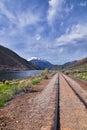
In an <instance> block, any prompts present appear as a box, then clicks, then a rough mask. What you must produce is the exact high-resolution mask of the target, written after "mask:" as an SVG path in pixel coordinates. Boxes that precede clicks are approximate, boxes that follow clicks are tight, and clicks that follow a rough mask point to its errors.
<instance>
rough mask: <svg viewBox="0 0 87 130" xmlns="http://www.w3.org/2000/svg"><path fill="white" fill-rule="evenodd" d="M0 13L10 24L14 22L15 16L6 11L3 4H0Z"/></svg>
mask: <svg viewBox="0 0 87 130" xmlns="http://www.w3.org/2000/svg"><path fill="white" fill-rule="evenodd" d="M0 13H1V14H3V15H5V16H6V17H7V18H8V19H9V20H10V21H11V22H14V21H15V16H14V15H13V14H12V13H11V12H9V11H8V10H7V8H6V6H5V5H4V3H3V2H0Z"/></svg>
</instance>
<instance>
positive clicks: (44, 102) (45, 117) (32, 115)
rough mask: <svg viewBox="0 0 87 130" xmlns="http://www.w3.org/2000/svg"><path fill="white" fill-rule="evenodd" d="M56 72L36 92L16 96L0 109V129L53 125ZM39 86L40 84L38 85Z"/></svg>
mask: <svg viewBox="0 0 87 130" xmlns="http://www.w3.org/2000/svg"><path fill="white" fill-rule="evenodd" d="M57 82H58V74H56V75H55V76H54V77H53V78H52V79H51V81H50V82H49V84H48V85H47V84H44V85H45V86H46V87H45V88H44V89H43V90H42V91H40V92H36V93H29V94H25V95H22V96H19V97H16V98H15V99H13V100H12V101H10V102H9V104H8V105H7V106H6V107H5V108H3V109H0V123H1V124H0V128H2V129H1V130H50V129H51V127H52V125H53V119H54V115H55V114H54V112H55V103H56V89H57V85H56V83H57ZM39 87H40V86H39Z"/></svg>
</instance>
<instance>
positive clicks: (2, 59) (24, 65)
mask: <svg viewBox="0 0 87 130" xmlns="http://www.w3.org/2000/svg"><path fill="white" fill-rule="evenodd" d="M32 69H37V67H36V66H35V65H32V64H31V63H29V62H28V61H26V60H25V59H23V58H21V57H20V56H19V55H17V54H16V53H15V52H13V51H11V50H10V49H8V48H6V47H3V46H1V45H0V70H32Z"/></svg>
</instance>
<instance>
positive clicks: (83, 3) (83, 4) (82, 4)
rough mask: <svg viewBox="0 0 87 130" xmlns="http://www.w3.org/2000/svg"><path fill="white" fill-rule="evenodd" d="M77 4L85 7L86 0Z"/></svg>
mask: <svg viewBox="0 0 87 130" xmlns="http://www.w3.org/2000/svg"><path fill="white" fill-rule="evenodd" d="M79 5H80V6H82V7H86V6H87V1H85V2H81V3H80V4H79Z"/></svg>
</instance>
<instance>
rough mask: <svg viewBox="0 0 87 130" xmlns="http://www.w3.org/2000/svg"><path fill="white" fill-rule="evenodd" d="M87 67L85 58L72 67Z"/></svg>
mask: <svg viewBox="0 0 87 130" xmlns="http://www.w3.org/2000/svg"><path fill="white" fill-rule="evenodd" d="M84 65H85V66H87V57H86V58H83V59H81V60H78V61H77V62H75V63H74V64H72V65H71V67H81V66H84Z"/></svg>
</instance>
